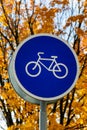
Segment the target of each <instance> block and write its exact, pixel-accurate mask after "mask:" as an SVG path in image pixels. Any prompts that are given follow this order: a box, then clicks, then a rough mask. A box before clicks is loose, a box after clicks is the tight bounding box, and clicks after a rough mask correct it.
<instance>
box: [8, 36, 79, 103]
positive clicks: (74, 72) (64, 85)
mask: <svg viewBox="0 0 87 130" xmlns="http://www.w3.org/2000/svg"><path fill="white" fill-rule="evenodd" d="M78 70H79V65H78V59H77V56H76V54H75V52H74V51H73V49H72V48H71V47H70V46H69V45H68V44H67V43H65V42H64V41H63V40H61V39H59V38H58V37H57V36H54V35H48V34H39V35H34V36H31V37H29V38H28V39H26V40H25V41H24V42H23V43H21V44H20V45H19V46H18V48H17V49H16V51H15V53H14V55H13V58H12V60H11V62H10V65H9V75H10V79H11V82H12V84H13V87H14V88H15V90H16V91H17V93H18V94H19V95H20V96H22V97H23V98H24V99H26V100H27V101H30V102H33V103H39V102H40V101H41V100H43V101H46V102H53V101H55V100H57V99H59V98H61V97H63V96H64V95H66V94H67V93H69V92H70V91H71V90H72V88H73V87H74V85H75V82H76V80H77V78H78Z"/></svg>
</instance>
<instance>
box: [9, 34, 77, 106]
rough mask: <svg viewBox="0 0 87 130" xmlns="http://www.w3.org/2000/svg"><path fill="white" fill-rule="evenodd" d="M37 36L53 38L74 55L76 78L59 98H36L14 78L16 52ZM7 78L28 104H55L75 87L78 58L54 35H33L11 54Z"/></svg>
mask: <svg viewBox="0 0 87 130" xmlns="http://www.w3.org/2000/svg"><path fill="white" fill-rule="evenodd" d="M38 36H50V37H53V38H56V39H58V40H60V41H62V42H63V43H64V44H66V45H67V46H68V48H70V50H71V51H72V53H73V55H74V57H75V59H76V63H77V74H76V78H75V80H74V82H73V84H72V86H71V87H70V88H69V89H68V90H67V91H66V92H64V93H63V94H61V95H59V96H56V97H52V98H43V97H38V96H36V95H34V94H32V93H30V92H29V91H27V90H26V89H25V88H24V87H23V86H22V84H21V83H20V81H19V80H18V78H17V76H16V72H15V59H16V55H17V53H18V51H19V50H20V48H21V47H22V46H23V45H24V44H25V43H26V42H27V41H28V40H30V39H32V38H34V37H38ZM9 76H10V80H11V82H12V84H13V87H14V89H15V90H16V92H17V93H18V94H19V95H20V96H21V97H22V98H24V99H25V100H27V101H29V102H32V103H37V104H39V103H40V101H46V102H48V103H51V102H55V101H56V100H58V99H60V98H62V97H64V96H65V95H67V94H68V93H69V92H70V91H71V90H72V89H73V87H74V86H75V83H76V81H77V79H78V77H79V63H78V58H77V56H76V53H75V52H74V50H73V48H72V47H71V46H70V45H69V44H68V43H66V42H65V41H64V40H62V39H60V38H58V37H57V36H54V35H51V34H45V33H43V34H37V35H33V36H30V37H29V38H27V39H26V40H24V41H23V42H22V43H20V44H19V46H18V48H17V49H16V51H15V53H14V54H13V57H12V60H11V62H10V65H9ZM49 91H50V90H49Z"/></svg>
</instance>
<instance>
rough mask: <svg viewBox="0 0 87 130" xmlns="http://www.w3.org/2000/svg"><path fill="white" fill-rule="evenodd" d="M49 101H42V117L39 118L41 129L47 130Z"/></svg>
mask: <svg viewBox="0 0 87 130" xmlns="http://www.w3.org/2000/svg"><path fill="white" fill-rule="evenodd" d="M46 106H47V103H46V102H45V101H41V102H40V118H39V130H47V113H46Z"/></svg>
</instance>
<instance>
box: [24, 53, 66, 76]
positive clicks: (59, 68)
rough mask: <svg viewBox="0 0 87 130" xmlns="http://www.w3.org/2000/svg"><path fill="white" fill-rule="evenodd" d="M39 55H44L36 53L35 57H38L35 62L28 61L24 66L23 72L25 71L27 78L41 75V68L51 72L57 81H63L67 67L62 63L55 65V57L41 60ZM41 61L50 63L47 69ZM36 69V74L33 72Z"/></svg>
mask: <svg viewBox="0 0 87 130" xmlns="http://www.w3.org/2000/svg"><path fill="white" fill-rule="evenodd" d="M41 54H44V52H38V53H37V55H38V60H37V61H30V62H28V63H27V64H26V66H25V71H26V73H27V75H28V76H30V77H37V76H39V75H40V73H41V67H42V66H43V67H44V68H45V69H46V70H48V71H50V72H53V75H54V76H55V77H56V78H58V79H63V78H65V77H66V76H67V75H68V68H67V66H66V65H65V64H63V63H57V61H56V58H57V56H51V58H42V57H41ZM42 61H51V64H50V66H49V67H47V66H46V65H45V64H44V63H42ZM41 65H42V66H41ZM52 66H53V67H52ZM30 68H31V70H30ZM36 69H37V70H38V71H37V72H35V71H36ZM34 72H35V73H34ZM61 73H62V74H61Z"/></svg>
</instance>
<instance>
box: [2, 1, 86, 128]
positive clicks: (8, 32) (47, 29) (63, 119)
mask: <svg viewBox="0 0 87 130" xmlns="http://www.w3.org/2000/svg"><path fill="white" fill-rule="evenodd" d="M86 6H87V1H86V0H84V1H83V0H71V1H68V0H62V1H60V0H51V1H46V0H45V1H41V0H40V1H36V0H30V1H27V0H10V1H9V0H0V12H1V13H0V108H1V110H2V112H3V115H4V117H5V119H6V123H7V127H8V129H9V130H16V129H20V130H22V129H25V130H26V129H30V130H33V129H34V128H36V129H37V130H38V122H39V106H37V105H34V104H33V105H32V104H30V103H28V102H26V101H24V100H23V99H21V98H20V97H19V96H18V95H17V94H16V93H15V91H14V90H13V88H12V86H11V83H10V81H9V76H8V65H9V62H10V59H11V57H12V54H13V52H14V51H15V49H16V47H17V46H18V45H19V44H21V41H23V40H24V39H25V38H27V37H29V36H30V35H34V34H37V33H51V34H54V35H57V36H58V37H60V38H63V39H65V40H66V41H67V43H68V44H70V45H71V46H72V47H73V49H74V50H75V52H76V54H77V55H78V59H79V62H80V73H79V79H78V82H77V83H76V85H75V87H74V89H73V90H72V92H70V93H69V94H67V95H66V96H65V97H63V98H62V99H60V100H58V101H57V102H56V103H55V104H51V105H48V107H47V117H48V129H49V130H53V129H54V130H58V129H59V130H60V129H61V130H70V129H72V130H75V129H84V130H85V129H87V119H86V117H87V101H86V98H87V93H86V86H87V51H86V48H87V45H86V44H87V43H86V41H87V39H86V36H87V30H86V26H87V18H86V17H87V9H86ZM74 10H75V11H74Z"/></svg>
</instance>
